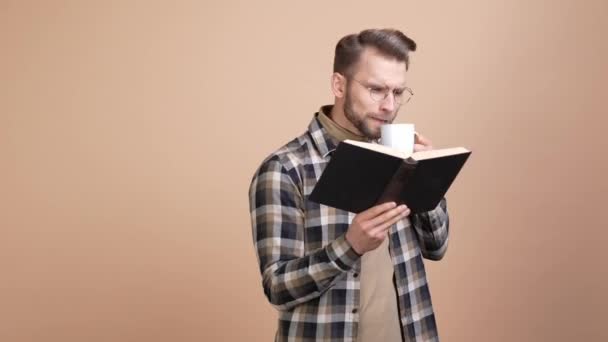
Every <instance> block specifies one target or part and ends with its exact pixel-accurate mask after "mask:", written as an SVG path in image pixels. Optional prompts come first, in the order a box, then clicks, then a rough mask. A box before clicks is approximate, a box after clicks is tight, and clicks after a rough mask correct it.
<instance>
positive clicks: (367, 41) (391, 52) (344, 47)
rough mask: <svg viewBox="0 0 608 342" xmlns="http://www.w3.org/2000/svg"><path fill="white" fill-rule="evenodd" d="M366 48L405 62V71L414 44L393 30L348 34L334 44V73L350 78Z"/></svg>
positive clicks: (401, 33) (414, 48)
mask: <svg viewBox="0 0 608 342" xmlns="http://www.w3.org/2000/svg"><path fill="white" fill-rule="evenodd" d="M366 47H372V48H375V49H376V50H378V51H379V52H380V53H381V54H383V55H386V56H387V57H392V58H395V59H396V60H398V61H401V62H405V69H406V70H407V69H408V68H409V65H410V58H409V52H410V51H416V42H414V41H413V40H412V39H411V38H409V37H408V36H406V35H405V34H403V32H401V31H399V30H395V29H369V30H364V31H361V32H359V34H349V35H347V36H345V37H343V38H342V39H340V41H338V44H336V54H335V57H334V72H337V73H340V74H342V75H345V76H350V73H351V72H352V69H353V66H354V65H355V64H357V62H358V61H359V57H360V56H361V53H362V52H363V50H364V49H365V48H366Z"/></svg>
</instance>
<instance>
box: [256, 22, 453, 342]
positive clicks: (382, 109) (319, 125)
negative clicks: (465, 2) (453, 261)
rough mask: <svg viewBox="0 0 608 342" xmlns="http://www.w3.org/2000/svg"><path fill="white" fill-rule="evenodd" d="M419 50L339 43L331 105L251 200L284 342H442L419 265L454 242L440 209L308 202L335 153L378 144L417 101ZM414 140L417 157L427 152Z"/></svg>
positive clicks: (392, 39)
mask: <svg viewBox="0 0 608 342" xmlns="http://www.w3.org/2000/svg"><path fill="white" fill-rule="evenodd" d="M415 50H416V43H415V42H414V41H413V40H411V39H410V38H408V37H407V36H405V35H404V34H403V33H402V32H400V31H397V30H391V29H383V30H365V31H362V32H361V33H359V34H352V35H348V36H345V37H344V38H342V39H341V40H340V41H339V42H338V44H337V46H336V51H335V60H334V73H333V75H332V77H331V90H332V92H333V93H334V95H335V101H334V105H333V106H324V107H321V109H320V111H319V112H318V113H316V114H315V115H314V117H313V119H312V122H311V123H310V125H309V127H308V131H307V132H306V133H304V134H303V135H301V136H299V137H297V138H295V139H294V140H293V141H291V142H289V143H288V144H286V145H285V146H283V147H282V148H280V149H279V150H277V151H276V152H274V153H273V154H271V155H270V156H269V157H268V158H266V159H265V160H264V161H263V163H262V165H261V166H260V168H259V169H258V170H257V172H256V174H255V176H254V177H253V180H252V183H251V187H250V190H249V200H250V209H251V221H252V229H253V238H254V243H255V248H256V253H257V257H258V261H259V265H260V272H261V274H262V278H263V281H262V283H263V287H264V293H265V294H266V296H267V298H268V300H269V301H270V302H271V303H272V304H273V305H274V306H275V307H276V308H277V309H278V311H279V321H278V331H277V334H276V340H277V341H316V340H331V341H355V340H356V341H364V342H368V341H437V340H438V339H439V338H438V334H437V329H436V325H435V316H434V313H433V308H432V304H431V297H430V293H429V288H428V285H427V280H426V275H425V269H424V264H423V258H427V259H431V260H439V259H441V258H442V257H443V255H444V254H445V251H446V247H447V243H448V223H449V222H448V214H447V208H446V202H445V199H443V200H442V201H441V203H440V204H439V205H438V207H437V208H435V209H434V210H432V211H430V212H426V213H421V214H416V215H410V211H409V209H408V208H407V207H405V206H398V207H397V206H396V205H395V203H381V204H378V205H376V206H374V207H372V208H370V209H368V210H366V211H364V212H361V213H359V214H358V215H355V214H353V213H349V212H345V211H342V210H338V209H335V208H331V207H327V206H324V205H319V204H317V203H314V202H312V201H309V200H308V196H309V194H310V193H311V192H312V189H313V188H314V186H315V184H316V182H317V180H318V179H319V177H320V176H321V173H322V172H323V169H324V167H325V166H326V165H327V163H328V162H329V160H330V158H331V154H332V151H333V150H334V149H335V148H336V146H337V144H338V143H339V142H340V141H342V140H345V139H356V140H360V141H376V140H377V139H378V138H380V127H381V125H383V124H387V123H391V122H392V121H393V120H394V119H395V117H396V115H397V112H398V111H399V108H400V106H401V105H403V104H405V103H407V101H409V99H410V97H411V96H412V94H413V93H412V91H411V90H410V89H409V88H408V87H407V86H406V71H407V70H408V67H409V52H410V51H415ZM430 148H431V144H430V142H429V141H428V140H427V139H425V138H424V137H422V136H420V135H417V136H416V140H415V147H414V149H415V150H423V149H430Z"/></svg>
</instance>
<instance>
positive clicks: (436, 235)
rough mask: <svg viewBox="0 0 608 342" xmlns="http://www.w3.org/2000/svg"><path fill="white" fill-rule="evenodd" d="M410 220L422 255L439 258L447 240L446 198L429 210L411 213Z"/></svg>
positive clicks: (427, 257) (444, 250)
mask: <svg viewBox="0 0 608 342" xmlns="http://www.w3.org/2000/svg"><path fill="white" fill-rule="evenodd" d="M411 222H412V225H413V227H414V230H415V231H416V235H417V236H418V240H419V242H420V249H421V250H422V255H423V256H424V257H425V258H426V259H429V260H441V259H442V258H443V256H444V255H445V253H446V250H447V247H448V240H449V226H450V219H449V216H448V209H447V203H446V199H445V198H443V199H442V200H441V202H439V204H438V205H437V207H436V208H435V209H433V210H431V211H427V212H423V213H418V214H413V215H412V217H411Z"/></svg>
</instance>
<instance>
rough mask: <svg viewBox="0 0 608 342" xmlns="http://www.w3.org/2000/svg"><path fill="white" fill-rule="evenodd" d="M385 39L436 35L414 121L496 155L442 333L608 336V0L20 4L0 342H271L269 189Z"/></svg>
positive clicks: (460, 225) (416, 81)
mask: <svg viewBox="0 0 608 342" xmlns="http://www.w3.org/2000/svg"><path fill="white" fill-rule="evenodd" d="M218 3H219V2H218ZM368 27H396V28H399V29H402V30H403V31H404V32H406V33H407V34H409V35H410V36H411V37H413V38H414V39H415V40H416V41H417V42H418V44H419V51H418V52H417V53H416V54H415V55H414V56H413V62H412V68H411V72H410V76H409V77H410V85H411V86H412V88H413V89H414V90H415V93H416V95H415V97H414V99H413V100H412V102H410V104H409V105H408V107H407V108H406V109H405V110H403V111H402V113H401V115H400V117H399V119H398V121H399V122H414V123H416V125H417V128H418V129H419V130H420V131H421V132H423V133H424V134H425V135H426V136H428V137H430V138H431V139H432V140H433V141H434V144H435V146H437V147H450V146H457V145H464V146H467V147H469V148H471V149H472V150H473V151H474V154H473V156H472V158H471V159H470V163H469V164H467V166H466V167H465V169H464V170H463V173H462V174H461V176H460V177H459V179H458V180H457V182H456V183H455V184H454V187H453V188H452V189H451V190H450V192H449V194H448V201H449V207H450V211H451V220H452V221H451V222H452V226H451V227H452V228H451V229H452V238H451V244H450V247H449V250H448V254H447V256H446V258H445V259H444V260H442V261H440V262H428V263H427V267H428V273H429V278H430V282H431V289H432V295H433V300H434V304H435V309H436V312H437V321H438V324H439V328H440V334H441V336H442V337H443V340H445V341H450V342H452V341H606V340H608V331H606V328H605V327H606V317H607V316H608V294H607V293H606V290H608V274H607V273H608V272H607V270H606V261H607V260H606V254H605V252H604V250H605V248H606V243H607V242H608V241H607V240H608V232H607V229H608V224H607V223H606V219H605V216H604V213H605V212H606V207H605V204H606V192H607V191H608V184H607V181H606V180H605V179H604V178H602V176H604V175H605V174H606V171H608V170H607V165H608V162H607V161H606V155H605V152H602V149H605V148H606V147H608V144H607V143H608V139H607V138H606V137H605V131H606V128H607V125H606V124H607V123H608V121H607V119H606V116H607V114H608V113H607V111H606V101H607V97H608V96H607V94H608V93H607V90H606V89H607V88H606V84H607V82H608V64H607V63H606V61H607V60H608V44H606V42H607V41H606V36H607V34H608V2H606V1H605V0H598V1H593V0H589V1H575V0H570V1H566V0H563V1H549V0H545V1H540V0H536V1H524V0H518V1H509V2H507V1H492V2H491V3H487V2H486V1H482V0H465V1H460V2H449V3H448V2H447V1H444V2H441V5H440V4H439V2H437V1H426V2H422V1H392V2H390V1H377V2H373V1H367V2H358V3H356V4H354V3H352V2H350V1H331V2H325V1H324V2H320V1H319V2H306V4H304V3H303V2H284V1H281V2H279V1H274V2H263V3H260V2H253V1H249V2H245V1H242V2H241V3H237V2H228V1H222V2H221V5H219V4H210V3H205V2H197V1H180V2H175V1H164V2H161V1H111V2H110V1H38V2H30V1H17V0H14V1H12V0H0V49H1V51H0V80H1V81H0V228H1V230H0V271H1V278H0V340H1V341H91V342H96V341H270V340H271V339H272V336H273V334H274V327H275V321H274V319H275V312H274V309H273V308H272V307H271V306H270V305H269V304H268V303H267V302H266V301H265V298H264V296H263V293H262V287H261V283H260V276H259V274H258V273H257V264H256V261H255V256H254V250H253V247H252V243H251V231H250V226H249V216H248V200H247V187H248V185H249V181H250V177H251V176H252V174H253V172H254V171H255V169H256V167H257V165H258V164H259V162H260V161H261V160H262V158H264V157H265V156H266V155H267V154H269V153H270V152H272V151H273V150H274V149H275V148H277V147H279V146H280V145H281V144H283V143H284V142H286V141H288V140H289V139H291V138H292V137H294V136H296V135H298V134H300V133H301V132H303V131H304V129H305V128H306V126H307V124H308V122H309V120H310V119H311V117H312V114H313V112H315V111H316V110H317V108H318V107H319V106H320V105H322V104H325V103H329V102H331V101H332V98H331V96H330V95H331V93H330V91H329V76H330V73H331V65H332V58H333V48H334V45H335V43H336V41H337V40H338V39H339V38H340V37H341V36H343V35H345V34H348V33H351V32H356V31H359V30H361V29H363V28H368Z"/></svg>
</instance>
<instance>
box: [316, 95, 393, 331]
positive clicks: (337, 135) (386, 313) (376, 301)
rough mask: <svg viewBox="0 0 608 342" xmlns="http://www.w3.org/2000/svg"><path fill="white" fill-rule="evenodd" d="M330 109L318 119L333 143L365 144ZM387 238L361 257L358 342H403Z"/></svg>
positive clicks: (325, 110) (320, 114) (322, 108)
mask: <svg viewBox="0 0 608 342" xmlns="http://www.w3.org/2000/svg"><path fill="white" fill-rule="evenodd" d="M330 111H331V106H325V107H321V110H319V116H318V119H319V121H320V122H321V125H323V128H325V129H326V130H327V132H328V133H329V135H331V136H332V138H334V139H335V140H336V141H338V142H339V141H342V140H346V139H352V140H359V141H365V140H367V139H366V138H365V137H364V136H359V135H356V134H354V133H353V132H350V131H348V130H347V129H345V128H343V127H341V126H339V125H338V124H336V123H335V122H334V121H333V120H331V119H330V118H329V113H330ZM388 246H389V241H388V236H387V237H386V238H385V239H384V241H383V242H382V244H381V245H380V246H379V247H378V248H376V249H375V250H373V251H369V252H367V253H365V254H364V255H363V256H362V257H361V274H360V300H359V302H360V306H359V329H358V338H357V341H358V342H368V341H373V342H376V341H386V342H393V341H396V342H397V341H402V339H401V325H400V322H399V310H398V308H397V293H396V291H395V286H394V285H393V272H394V270H393V263H392V261H391V257H390V254H389V250H388Z"/></svg>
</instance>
